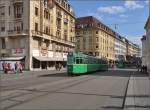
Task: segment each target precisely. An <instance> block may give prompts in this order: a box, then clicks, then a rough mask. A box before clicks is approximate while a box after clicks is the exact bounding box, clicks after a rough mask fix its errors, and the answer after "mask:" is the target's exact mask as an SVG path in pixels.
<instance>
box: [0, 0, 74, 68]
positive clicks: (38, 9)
mask: <svg viewBox="0 0 150 110" xmlns="http://www.w3.org/2000/svg"><path fill="white" fill-rule="evenodd" d="M74 38H75V15H74V12H73V9H72V8H71V6H70V5H69V3H68V1H67V0H0V58H1V59H0V69H2V65H1V64H2V62H9V63H12V64H14V63H15V62H16V61H17V62H21V63H22V64H24V68H25V69H27V70H36V69H37V70H41V69H53V68H54V65H55V64H56V63H61V64H62V65H63V66H64V67H65V65H66V61H67V53H68V52H71V51H74V47H75V44H74Z"/></svg>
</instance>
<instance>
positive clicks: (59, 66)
mask: <svg viewBox="0 0 150 110" xmlns="http://www.w3.org/2000/svg"><path fill="white" fill-rule="evenodd" d="M61 67H62V65H61V63H59V65H58V68H59V71H60V70H61Z"/></svg>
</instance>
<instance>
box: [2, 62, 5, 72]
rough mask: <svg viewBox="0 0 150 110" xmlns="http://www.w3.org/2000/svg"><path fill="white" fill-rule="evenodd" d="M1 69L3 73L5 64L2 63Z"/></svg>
mask: <svg viewBox="0 0 150 110" xmlns="http://www.w3.org/2000/svg"><path fill="white" fill-rule="evenodd" d="M2 68H3V71H4V69H5V63H4V62H3V63H2Z"/></svg>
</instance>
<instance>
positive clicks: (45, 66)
mask: <svg viewBox="0 0 150 110" xmlns="http://www.w3.org/2000/svg"><path fill="white" fill-rule="evenodd" d="M41 68H42V69H47V62H46V61H42V62H41Z"/></svg>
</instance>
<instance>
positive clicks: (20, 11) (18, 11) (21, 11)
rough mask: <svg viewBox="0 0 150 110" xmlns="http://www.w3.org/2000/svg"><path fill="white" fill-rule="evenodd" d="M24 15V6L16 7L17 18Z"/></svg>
mask: <svg viewBox="0 0 150 110" xmlns="http://www.w3.org/2000/svg"><path fill="white" fill-rule="evenodd" d="M22 13H23V6H22V4H19V5H14V16H15V18H21V17H22Z"/></svg>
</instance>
